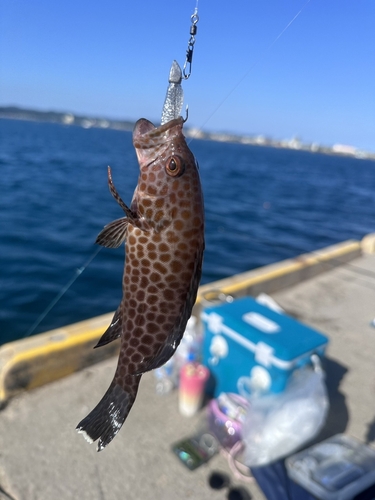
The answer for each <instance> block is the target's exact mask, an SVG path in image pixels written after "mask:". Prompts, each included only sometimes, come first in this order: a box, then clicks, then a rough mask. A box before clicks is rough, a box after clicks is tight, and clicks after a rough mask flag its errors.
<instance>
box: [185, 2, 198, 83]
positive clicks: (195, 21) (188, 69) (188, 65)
mask: <svg viewBox="0 0 375 500" xmlns="http://www.w3.org/2000/svg"><path fill="white" fill-rule="evenodd" d="M190 19H191V23H192V24H191V26H190V38H189V41H188V48H187V51H186V59H185V64H184V67H183V70H182V72H183V75H184V79H185V80H187V79H188V78H189V77H190V75H191V66H192V62H193V51H194V44H195V35H196V34H197V30H198V28H197V24H198V21H199V17H198V0H197V5H196V7H195V9H194V13H193V15H192V16H191V18H190Z"/></svg>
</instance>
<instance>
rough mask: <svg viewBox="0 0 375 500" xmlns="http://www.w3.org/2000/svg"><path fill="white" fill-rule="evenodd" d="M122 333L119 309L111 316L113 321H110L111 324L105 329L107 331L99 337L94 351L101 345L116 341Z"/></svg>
mask: <svg viewBox="0 0 375 500" xmlns="http://www.w3.org/2000/svg"><path fill="white" fill-rule="evenodd" d="M121 333H122V322H121V312H120V307H119V308H118V309H117V311H116V312H115V315H114V316H113V319H112V321H111V324H110V325H109V327H108V328H107V330H106V331H105V332H104V333H103V335H102V336H101V337H100V340H99V342H98V343H97V344H96V346H94V349H96V348H97V347H102V346H103V345H106V344H109V343H110V342H112V341H113V340H116V339H118V338H119V337H121Z"/></svg>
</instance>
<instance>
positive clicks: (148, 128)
mask: <svg viewBox="0 0 375 500" xmlns="http://www.w3.org/2000/svg"><path fill="white" fill-rule="evenodd" d="M183 124H184V119H183V118H182V117H181V116H179V117H178V118H175V119H174V120H170V121H169V122H167V123H165V124H164V125H160V127H155V125H154V124H153V123H152V122H150V121H149V120H147V119H146V118H140V119H139V120H138V121H137V122H136V124H135V126H134V130H133V144H134V146H135V147H136V148H137V147H143V148H144V147H147V146H146V142H148V143H149V146H148V147H153V146H155V142H156V141H157V139H158V138H159V137H160V136H162V137H163V141H165V140H168V139H172V138H173V137H175V136H177V135H178V134H180V132H181V130H182V126H183ZM139 143H140V144H139Z"/></svg>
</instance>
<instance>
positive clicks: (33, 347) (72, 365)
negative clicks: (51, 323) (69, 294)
mask: <svg viewBox="0 0 375 500" xmlns="http://www.w3.org/2000/svg"><path fill="white" fill-rule="evenodd" d="M112 316H113V313H110V314H105V315H102V316H97V317H95V318H92V319H89V320H86V321H81V322H79V323H75V324H73V325H69V326H66V327H63V328H58V329H56V330H51V331H49V332H47V333H42V334H40V335H35V336H33V337H29V338H26V339H21V340H17V341H15V342H10V343H8V344H4V345H3V346H1V347H0V406H1V405H2V404H3V403H4V402H5V401H6V400H7V399H9V398H10V397H11V396H13V395H15V394H17V393H18V392H20V391H21V390H28V389H33V388H34V387H38V386H41V385H44V384H46V383H48V382H51V381H53V380H57V379H59V378H62V377H65V376H66V375H70V374H71V373H74V372H75V371H77V370H80V369H82V368H84V367H86V366H89V365H91V364H93V363H97V362H98V361H102V360H103V359H106V358H108V357H109V356H112V355H114V354H115V353H116V352H117V350H118V343H117V342H114V343H112V344H108V345H106V346H103V347H101V348H100V349H93V346H94V345H95V344H96V343H97V341H98V340H99V338H100V337H101V335H102V334H103V333H104V331H105V330H106V328H107V327H108V325H109V324H110V321H111V319H112Z"/></svg>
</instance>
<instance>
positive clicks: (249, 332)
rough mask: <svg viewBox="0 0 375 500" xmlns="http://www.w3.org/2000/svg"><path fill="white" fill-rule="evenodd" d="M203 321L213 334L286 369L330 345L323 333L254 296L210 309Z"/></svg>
mask: <svg viewBox="0 0 375 500" xmlns="http://www.w3.org/2000/svg"><path fill="white" fill-rule="evenodd" d="M202 319H203V321H204V322H205V323H206V326H207V329H208V330H209V331H210V332H211V333H213V334H223V335H224V336H226V337H229V338H231V339H232V340H233V341H235V342H237V343H238V344H241V345H242V346H243V347H245V348H247V349H249V350H250V351H252V352H254V353H255V355H256V357H259V358H260V359H263V362H262V364H265V365H270V364H273V365H279V367H280V368H282V369H289V368H291V367H292V366H293V365H294V363H295V362H296V361H298V359H299V358H304V357H306V355H307V354H309V353H313V352H315V351H316V350H318V349H319V348H324V347H325V345H326V344H327V343H328V338H327V337H326V336H325V335H323V334H322V333H319V332H317V331H316V330H313V329H312V328H310V327H308V326H306V325H304V324H302V323H300V322H299V321H297V320H295V319H293V318H291V317H289V316H287V315H286V314H282V313H278V312H275V311H273V310H272V309H269V308H268V307H266V306H263V305H261V304H259V303H258V302H257V301H256V300H254V299H252V298H250V297H245V298H241V299H236V300H234V301H233V302H231V303H225V304H221V305H219V306H215V307H209V308H206V309H204V311H203V313H202Z"/></svg>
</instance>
